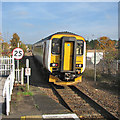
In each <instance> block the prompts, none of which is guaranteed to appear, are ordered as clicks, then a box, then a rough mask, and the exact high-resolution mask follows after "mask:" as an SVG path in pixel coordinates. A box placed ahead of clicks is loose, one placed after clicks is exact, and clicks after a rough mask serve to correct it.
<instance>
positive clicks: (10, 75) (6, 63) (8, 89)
mask: <svg viewBox="0 0 120 120" xmlns="http://www.w3.org/2000/svg"><path fill="white" fill-rule="evenodd" d="M0 76H6V77H7V79H6V80H5V84H4V87H3V98H6V101H5V102H6V114H7V115H9V113H10V101H11V95H12V90H13V85H14V79H15V64H14V58H13V57H5V56H4V57H1V58H0Z"/></svg>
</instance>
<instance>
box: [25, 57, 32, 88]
mask: <svg viewBox="0 0 120 120" xmlns="http://www.w3.org/2000/svg"><path fill="white" fill-rule="evenodd" d="M25 75H26V76H27V86H28V90H29V76H30V75H31V68H29V59H26V68H25Z"/></svg>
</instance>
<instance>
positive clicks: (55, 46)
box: [52, 38, 60, 54]
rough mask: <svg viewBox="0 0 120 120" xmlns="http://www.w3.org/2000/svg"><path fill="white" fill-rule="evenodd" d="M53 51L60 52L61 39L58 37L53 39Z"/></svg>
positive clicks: (54, 52)
mask: <svg viewBox="0 0 120 120" xmlns="http://www.w3.org/2000/svg"><path fill="white" fill-rule="evenodd" d="M52 53H53V54H59V53H60V39H58V38H53V39H52Z"/></svg>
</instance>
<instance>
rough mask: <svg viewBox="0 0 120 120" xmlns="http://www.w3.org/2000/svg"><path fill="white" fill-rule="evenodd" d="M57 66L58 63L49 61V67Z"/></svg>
mask: <svg viewBox="0 0 120 120" xmlns="http://www.w3.org/2000/svg"><path fill="white" fill-rule="evenodd" d="M57 66H58V63H51V64H50V67H57Z"/></svg>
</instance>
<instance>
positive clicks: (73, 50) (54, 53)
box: [49, 34, 86, 85]
mask: <svg viewBox="0 0 120 120" xmlns="http://www.w3.org/2000/svg"><path fill="white" fill-rule="evenodd" d="M85 53H86V42H85V39H84V38H83V37H81V36H78V35H61V34H59V35H54V36H53V37H52V38H51V62H50V71H51V75H50V76H49V82H54V84H57V85H72V84H75V83H77V82H81V81H82V73H83V71H84V70H85V61H86V60H85V58H86V57H85Z"/></svg>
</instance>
